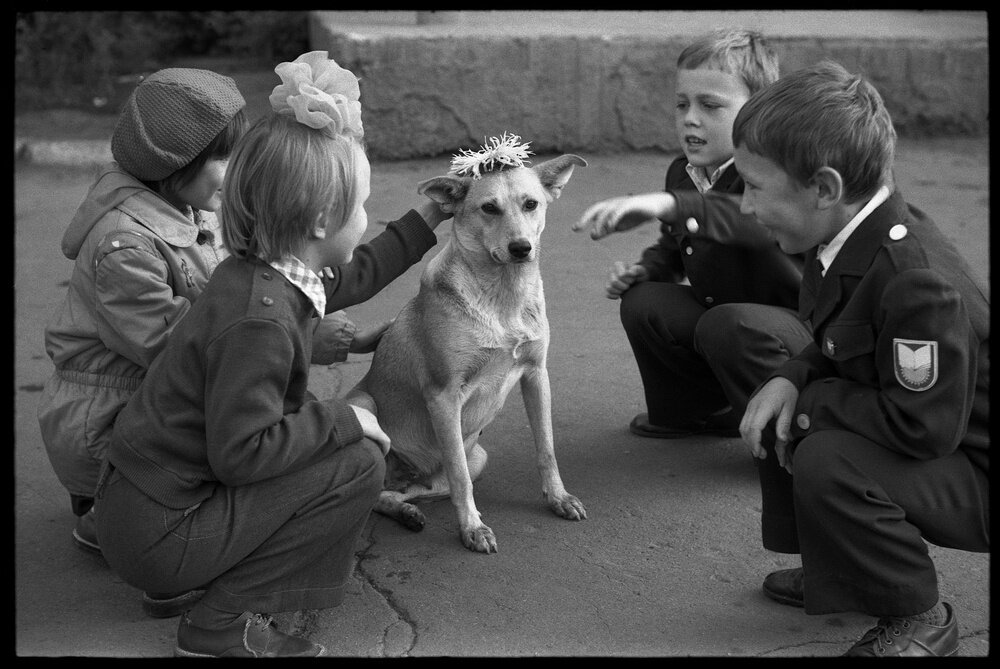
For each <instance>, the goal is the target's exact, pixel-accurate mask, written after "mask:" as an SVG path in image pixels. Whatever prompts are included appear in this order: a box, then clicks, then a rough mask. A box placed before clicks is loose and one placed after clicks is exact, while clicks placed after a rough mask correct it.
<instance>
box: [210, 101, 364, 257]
mask: <svg viewBox="0 0 1000 669" xmlns="http://www.w3.org/2000/svg"><path fill="white" fill-rule="evenodd" d="M364 159H365V150H364V146H363V145H362V144H361V142H360V140H358V139H356V138H353V137H349V136H347V135H337V136H334V137H331V136H329V135H327V134H325V133H323V132H321V131H319V130H316V129H313V128H310V127H308V126H305V125H303V124H302V123H299V122H298V121H296V120H295V118H294V117H292V116H287V115H282V114H268V115H266V116H264V117H262V118H260V119H258V120H257V122H256V123H254V124H253V126H251V128H250V130H248V131H247V133H246V135H245V136H244V137H243V139H242V140H241V141H240V143H239V144H237V146H236V148H235V150H234V151H233V154H232V157H231V158H230V161H229V167H228V168H227V170H226V178H225V181H224V183H223V186H222V205H221V207H220V208H219V221H220V224H221V227H222V241H223V244H224V245H225V247H226V249H227V250H228V251H229V252H230V253H232V254H233V255H236V256H240V257H243V258H246V257H252V256H258V257H260V258H262V259H263V260H267V261H270V260H277V259H279V258H281V257H282V256H285V255H288V254H290V253H292V251H293V250H294V249H296V248H298V247H299V246H300V245H301V244H302V243H303V242H305V241H307V240H308V239H309V238H310V234H311V231H312V229H313V226H314V225H315V224H316V222H317V220H318V218H319V217H320V216H327V217H329V220H330V221H331V223H330V224H331V225H333V226H334V227H333V229H334V230H336V229H339V228H340V227H341V226H343V225H344V223H345V222H346V221H347V219H348V217H349V216H350V215H351V214H352V213H353V212H354V209H355V207H356V206H357V205H358V202H357V199H358V188H357V183H356V179H357V176H356V175H357V173H358V167H359V164H360V162H361V160H364Z"/></svg>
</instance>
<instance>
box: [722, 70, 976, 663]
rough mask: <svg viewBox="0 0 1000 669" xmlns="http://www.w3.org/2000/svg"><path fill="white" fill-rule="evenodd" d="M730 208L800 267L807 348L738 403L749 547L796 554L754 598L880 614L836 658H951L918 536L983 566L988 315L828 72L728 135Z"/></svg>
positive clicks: (888, 142)
mask: <svg viewBox="0 0 1000 669" xmlns="http://www.w3.org/2000/svg"><path fill="white" fill-rule="evenodd" d="M733 142H734V146H735V159H736V167H737V169H738V170H739V172H740V175H741V176H742V177H743V180H744V182H745V184H746V186H745V191H744V195H743V205H742V208H743V211H744V212H745V213H747V214H752V215H754V216H756V218H757V219H758V221H759V222H760V223H761V224H762V225H764V226H765V227H766V228H768V229H769V230H771V231H772V233H773V234H774V236H775V237H776V239H777V241H778V243H779V245H780V246H781V248H782V249H783V250H784V251H785V252H786V253H799V252H806V267H805V273H804V276H803V284H802V289H801V291H800V294H799V315H800V317H801V318H803V319H808V320H809V321H810V322H811V327H812V333H813V341H812V342H811V343H810V344H809V345H808V346H807V347H806V349H805V350H804V351H802V352H801V353H800V354H799V355H797V356H795V357H793V358H792V359H790V360H789V361H788V362H786V363H785V364H784V365H783V366H782V367H781V368H779V369H778V371H777V372H775V373H774V374H772V375H771V377H770V378H769V379H768V380H766V381H765V382H764V383H763V384H762V385H761V386H760V387H759V388H758V389H757V391H756V392H755V394H754V396H753V397H752V398H751V400H750V402H749V405H748V407H747V410H746V413H745V415H744V417H743V420H742V423H741V425H740V432H741V434H742V436H743V438H744V440H745V441H746V443H747V444H748V445H749V447H750V449H751V451H752V453H753V455H754V456H755V457H757V458H761V459H762V461H761V462H760V463H759V464H760V467H759V471H760V479H761V489H762V495H763V514H762V530H763V540H764V547H765V548H767V549H769V550H774V551H778V552H783V553H796V552H797V553H801V556H802V567H801V568H797V569H789V570H782V571H779V572H775V573H773V574H770V575H769V576H768V577H767V578H766V579H765V580H764V592H765V594H767V595H768V596H769V597H771V598H772V599H775V600H777V601H780V602H782V603H785V604H792V605H797V606H804V607H805V611H806V613H809V614H824V613H835V612H840V611H859V612H862V613H867V614H871V615H873V616H877V617H878V618H879V621H878V624H877V625H876V626H875V627H874V628H872V629H871V630H869V631H868V632H867V633H866V634H865V635H864V636H863V637H862V638H861V639H860V640H859V641H858V642H857V643H856V644H855V645H854V646H852V647H851V648H850V649H849V650H848V651H847V654H848V655H875V656H891V655H896V656H917V655H952V654H954V653H956V652H957V650H958V625H957V622H956V615H955V611H954V610H953V609H952V607H951V605H950V604H947V603H943V602H941V601H940V600H939V595H938V588H937V574H936V571H935V568H934V563H933V561H932V560H931V558H930V557H929V556H928V551H927V546H926V545H925V543H924V542H925V540H926V541H928V542H931V543H933V544H937V545H939V546H945V547H949V548H955V549H960V550H968V551H977V552H986V551H989V548H990V540H989V539H990V538H989V525H990V519H989V511H990V506H989V503H990V493H989V442H990V440H989V432H988V418H989V317H990V305H989V300H988V299H987V297H986V293H985V290H984V287H983V284H982V283H981V282H980V281H978V280H977V279H976V278H975V277H973V276H972V273H971V271H970V269H969V266H968V264H967V263H966V262H965V260H964V259H963V258H962V257H961V256H960V255H959V253H958V251H957V250H956V249H955V247H954V246H953V245H952V244H951V243H950V242H949V241H948V240H947V239H946V238H945V237H944V236H943V235H942V234H941V232H940V230H938V228H937V226H936V225H935V224H934V222H933V221H931V220H930V219H929V218H927V216H925V215H924V214H923V213H921V212H920V211H919V210H918V209H916V208H914V207H912V206H910V205H908V204H907V203H906V202H905V201H904V199H903V196H902V195H901V194H900V193H899V192H898V191H897V190H896V189H895V188H894V185H893V179H892V166H893V152H894V147H895V131H894V130H893V126H892V121H891V119H890V118H889V114H888V112H887V111H886V109H885V106H884V105H883V102H882V99H881V97H880V96H879V94H878V92H877V91H876V90H875V88H874V87H872V85H871V84H869V83H868V82H867V81H865V80H864V79H863V78H861V77H860V76H857V75H853V74H849V73H848V72H847V71H845V70H844V69H843V68H842V67H841V66H839V65H837V64H834V63H822V64H820V65H817V66H815V67H812V68H808V69H805V70H802V71H799V72H795V73H793V74H790V75H788V76H787V77H785V78H783V79H781V80H779V81H778V82H777V83H775V84H773V85H772V86H769V87H768V88H766V89H764V90H762V91H761V92H760V93H758V94H757V95H754V96H753V97H752V98H751V99H750V100H749V101H748V102H747V103H746V105H745V106H744V107H743V108H742V109H741V110H740V113H739V115H738V116H737V118H736V121H735V123H734V125H733Z"/></svg>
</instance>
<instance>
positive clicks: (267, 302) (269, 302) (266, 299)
mask: <svg viewBox="0 0 1000 669" xmlns="http://www.w3.org/2000/svg"><path fill="white" fill-rule="evenodd" d="M260 301H261V302H263V303H264V306H265V307H269V306H271V305H272V304H274V300H272V299H271V298H270V297H267V296H265V297H262V298H261V300H260Z"/></svg>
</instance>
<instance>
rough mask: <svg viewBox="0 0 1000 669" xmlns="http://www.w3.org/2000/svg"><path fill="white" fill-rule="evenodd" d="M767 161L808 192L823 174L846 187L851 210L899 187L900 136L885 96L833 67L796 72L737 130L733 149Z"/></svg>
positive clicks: (747, 110) (747, 109)
mask: <svg viewBox="0 0 1000 669" xmlns="http://www.w3.org/2000/svg"><path fill="white" fill-rule="evenodd" d="M741 145H742V146H744V147H745V148H746V150H747V151H750V152H752V153H755V154H757V155H759V156H763V157H764V158H767V159H768V160H770V161H771V162H773V163H774V164H776V165H778V166H779V167H780V168H781V169H782V170H784V171H785V172H787V173H788V175H789V176H791V177H792V178H793V179H795V180H796V181H798V182H799V183H800V184H801V185H803V186H805V185H808V183H809V182H810V181H811V180H812V178H813V176H814V175H815V174H816V171H817V170H818V169H819V168H821V167H831V168H833V169H835V170H837V172H839V173H840V176H841V178H842V179H843V181H844V200H845V201H846V202H848V203H850V202H857V201H859V200H863V199H868V198H871V197H872V196H873V195H874V194H875V192H876V191H877V190H878V189H879V187H880V186H882V185H883V184H885V185H891V184H892V164H893V157H894V154H895V149H896V130H895V128H893V126H892V119H891V118H890V117H889V112H888V111H887V110H886V108H885V104H884V103H883V102H882V96H881V95H879V93H878V91H877V90H876V89H875V87H874V86H872V85H871V84H870V83H869V82H867V81H865V79H864V78H863V77H861V75H857V74H851V73H849V72H848V71H847V70H845V69H844V68H843V66H841V65H839V64H838V63H834V62H832V61H824V62H821V63H819V64H818V65H814V66H812V67H808V68H805V69H802V70H798V71H797V72H793V73H791V74H789V75H786V76H785V77H783V78H781V79H780V80H779V81H778V82H776V83H775V84H773V85H771V86H769V87H767V88H765V89H764V90H762V91H761V92H759V93H757V94H756V95H753V96H752V97H751V98H750V99H749V100H748V101H747V103H746V104H745V105H743V108H742V109H740V112H739V114H737V116H736V120H735V121H734V122H733V146H735V147H737V148H739V147H740V146H741Z"/></svg>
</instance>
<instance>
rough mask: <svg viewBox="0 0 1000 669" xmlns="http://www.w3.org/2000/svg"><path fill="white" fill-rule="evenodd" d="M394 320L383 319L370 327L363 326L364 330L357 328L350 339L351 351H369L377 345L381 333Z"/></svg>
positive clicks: (382, 333) (383, 332)
mask: <svg viewBox="0 0 1000 669" xmlns="http://www.w3.org/2000/svg"><path fill="white" fill-rule="evenodd" d="M394 320H396V319H395V318H393V319H392V320H388V321H383V322H382V323H379V324H377V325H373V326H372V327H370V328H365V329H364V330H358V331H357V332H355V333H354V340H353V341H351V348H350V351H351V353H371V352H372V351H374V350H375V348H376V347H377V346H378V343H379V341H380V340H381V339H382V335H384V334H385V331H386V330H388V329H389V326H390V325H392V322H393V321H394Z"/></svg>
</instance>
